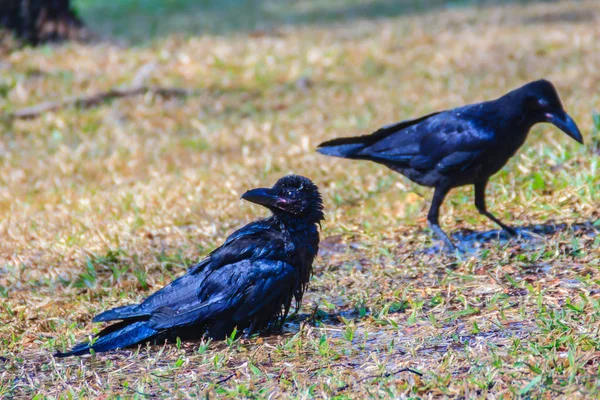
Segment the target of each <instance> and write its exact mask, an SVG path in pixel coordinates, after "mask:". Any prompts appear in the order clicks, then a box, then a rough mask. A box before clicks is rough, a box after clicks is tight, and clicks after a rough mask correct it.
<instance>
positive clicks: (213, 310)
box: [148, 259, 297, 330]
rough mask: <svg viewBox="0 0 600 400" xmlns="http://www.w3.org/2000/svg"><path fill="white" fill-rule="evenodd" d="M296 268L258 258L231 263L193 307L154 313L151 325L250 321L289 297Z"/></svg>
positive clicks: (214, 276)
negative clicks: (228, 318) (226, 318)
mask: <svg viewBox="0 0 600 400" xmlns="http://www.w3.org/2000/svg"><path fill="white" fill-rule="evenodd" d="M296 275H297V273H296V271H295V269H294V267H292V266H291V265H290V264H288V263H286V262H283V261H272V260H266V259H259V260H255V261H251V260H243V261H240V262H237V263H234V264H229V265H227V266H224V267H222V268H220V269H219V270H217V271H214V272H213V273H212V274H210V276H208V277H207V278H206V280H205V282H204V285H203V286H202V288H201V289H200V290H199V292H198V296H197V300H196V301H195V302H193V303H190V304H177V305H173V306H171V307H168V306H163V307H160V308H159V309H157V310H155V311H154V312H152V315H151V317H150V320H149V324H148V326H150V327H151V328H152V329H156V330H161V329H169V328H174V327H182V326H186V325H193V324H197V323H201V322H202V321H205V320H209V319H215V318H219V317H220V316H222V315H232V316H233V319H234V320H236V321H240V320H246V319H250V318H252V317H254V316H256V315H257V314H258V313H260V311H261V310H263V309H265V308H266V309H269V310H271V309H272V305H273V302H274V301H277V299H281V298H284V297H286V296H287V297H290V298H291V296H292V294H293V291H294V284H295V281H296V278H297V277H296Z"/></svg>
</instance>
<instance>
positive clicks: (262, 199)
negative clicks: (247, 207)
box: [242, 188, 282, 208]
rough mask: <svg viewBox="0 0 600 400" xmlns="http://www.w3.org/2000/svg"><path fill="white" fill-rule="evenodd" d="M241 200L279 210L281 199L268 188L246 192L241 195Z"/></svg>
mask: <svg viewBox="0 0 600 400" xmlns="http://www.w3.org/2000/svg"><path fill="white" fill-rule="evenodd" d="M242 199H244V200H246V201H249V202H251V203H255V204H260V205H261V206H265V207H277V208H281V205H282V204H281V203H282V199H281V198H280V197H279V196H277V195H275V194H274V193H273V189H268V188H258V189H252V190H248V191H247V192H246V193H244V194H243V195H242Z"/></svg>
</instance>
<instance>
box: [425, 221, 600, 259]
mask: <svg viewBox="0 0 600 400" xmlns="http://www.w3.org/2000/svg"><path fill="white" fill-rule="evenodd" d="M515 229H516V231H517V233H518V234H519V236H518V237H512V236H510V235H509V234H508V233H507V232H505V231H503V230H498V229H495V230H490V231H475V230H471V229H462V230H459V231H457V232H454V233H452V234H451V235H450V237H451V238H452V240H453V241H454V243H455V244H456V245H457V246H458V247H459V249H460V250H461V251H463V252H465V253H467V254H475V253H477V252H479V251H481V250H482V249H483V248H484V245H485V244H488V243H492V242H498V244H499V245H501V246H507V245H512V244H514V245H517V246H519V247H520V248H521V249H524V250H528V249H535V248H539V247H540V246H541V245H543V244H545V243H547V241H546V239H547V238H549V237H550V236H554V235H556V234H558V233H568V234H570V235H572V237H573V238H583V237H587V238H596V237H597V236H598V235H600V226H595V225H594V223H593V222H591V221H589V222H581V223H574V224H566V223H555V222H553V221H549V222H546V223H544V224H535V225H526V226H522V227H518V228H515ZM436 242H437V240H436ZM441 250H443V249H442V246H441V244H438V243H436V244H435V245H434V246H431V247H429V248H427V249H424V250H423V251H422V252H423V253H425V254H437V253H439V252H440V251H441ZM573 251H578V249H573Z"/></svg>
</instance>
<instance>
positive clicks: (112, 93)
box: [8, 86, 195, 119]
mask: <svg viewBox="0 0 600 400" xmlns="http://www.w3.org/2000/svg"><path fill="white" fill-rule="evenodd" d="M146 93H151V94H153V95H155V96H161V97H187V96H191V95H193V94H195V92H194V91H193V90H188V89H182V88H170V87H161V86H139V87H134V88H129V89H110V90H108V91H106V92H100V93H95V94H92V95H89V96H74V97H69V98H67V99H65V100H62V101H47V102H45V103H40V104H36V105H35V106H31V107H25V108H22V109H20V110H17V111H15V112H13V113H11V114H9V115H8V118H9V119H31V118H36V117H39V116H40V115H41V114H43V113H45V112H50V111H56V110H60V109H62V108H67V107H78V108H89V107H93V106H95V105H98V104H100V103H102V102H105V101H109V100H112V99H117V98H123V97H131V96H137V95H141V94H146Z"/></svg>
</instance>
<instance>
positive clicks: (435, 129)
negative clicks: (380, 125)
mask: <svg viewBox="0 0 600 400" xmlns="http://www.w3.org/2000/svg"><path fill="white" fill-rule="evenodd" d="M494 143H495V141H494V135H493V134H492V133H491V132H489V131H487V130H485V129H482V128H480V127H478V126H476V124H475V123H474V122H473V121H471V120H469V119H465V118H460V116H458V115H457V114H456V113H455V112H443V113H440V114H436V115H434V116H432V117H431V118H428V119H425V120H423V121H422V122H420V123H418V124H415V125H411V126H409V127H407V128H405V129H403V130H401V131H398V132H396V133H393V134H391V135H388V136H386V137H384V138H383V139H382V140H380V141H378V142H376V143H373V144H372V145H371V146H369V147H366V148H365V149H363V150H362V151H361V152H360V155H362V156H365V157H368V158H369V159H371V160H373V161H379V162H384V163H386V162H387V163H397V164H399V165H404V166H406V167H411V168H415V169H422V170H426V169H433V168H435V169H437V170H439V171H440V172H449V171H453V170H461V169H465V168H468V167H469V166H470V165H471V164H472V163H473V162H474V161H476V160H477V159H478V157H479V156H481V155H482V153H484V152H485V151H486V150H489V149H490V148H491V147H492V146H493V145H494Z"/></svg>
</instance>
